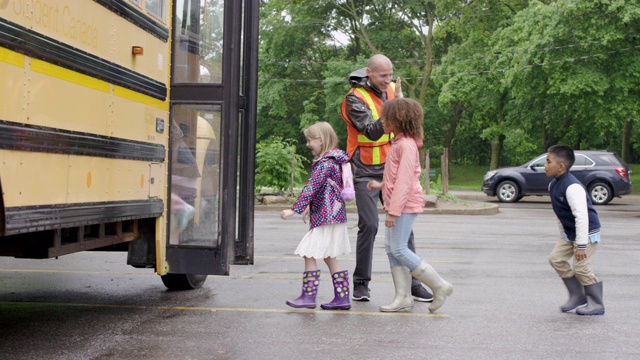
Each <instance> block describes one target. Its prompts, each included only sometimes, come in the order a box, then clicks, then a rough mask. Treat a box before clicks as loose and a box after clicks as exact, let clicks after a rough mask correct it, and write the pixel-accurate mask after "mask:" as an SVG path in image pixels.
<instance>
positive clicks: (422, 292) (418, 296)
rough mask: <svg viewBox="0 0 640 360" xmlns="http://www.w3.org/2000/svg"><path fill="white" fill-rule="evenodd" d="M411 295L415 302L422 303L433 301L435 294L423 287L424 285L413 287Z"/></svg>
mask: <svg viewBox="0 0 640 360" xmlns="http://www.w3.org/2000/svg"><path fill="white" fill-rule="evenodd" d="M411 295H412V296H413V300H415V301H420V302H431V301H433V294H431V293H430V292H429V290H427V289H425V288H424V287H422V285H414V286H412V287H411Z"/></svg>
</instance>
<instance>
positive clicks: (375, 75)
mask: <svg viewBox="0 0 640 360" xmlns="http://www.w3.org/2000/svg"><path fill="white" fill-rule="evenodd" d="M367 76H368V77H369V85H371V86H373V87H375V88H376V89H378V90H380V91H382V92H386V91H387V87H389V84H391V79H392V78H393V64H392V63H391V60H389V58H388V57H386V56H384V55H382V54H376V55H373V56H372V57H371V58H370V59H369V62H368V63H367Z"/></svg>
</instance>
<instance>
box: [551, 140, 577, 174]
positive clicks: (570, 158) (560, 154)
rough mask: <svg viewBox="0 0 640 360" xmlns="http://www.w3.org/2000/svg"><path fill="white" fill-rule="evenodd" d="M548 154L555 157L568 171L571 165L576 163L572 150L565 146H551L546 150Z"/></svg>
mask: <svg viewBox="0 0 640 360" xmlns="http://www.w3.org/2000/svg"><path fill="white" fill-rule="evenodd" d="M547 152H548V153H551V154H553V155H555V157H556V158H557V159H558V160H559V161H560V162H561V163H563V164H565V165H566V166H567V170H569V169H570V168H571V167H572V166H573V163H574V162H576V156H575V155H574V153H573V149H572V148H570V147H568V146H567V145H553V146H552V147H550V148H549V150H547Z"/></svg>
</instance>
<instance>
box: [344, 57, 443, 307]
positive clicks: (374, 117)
mask: <svg viewBox="0 0 640 360" xmlns="http://www.w3.org/2000/svg"><path fill="white" fill-rule="evenodd" d="M392 80H393V64H392V63H391V60H389V58H388V57H386V56H384V55H382V54H377V55H373V56H372V57H371V58H370V59H369V61H368V63H367V67H366V68H363V69H359V70H356V71H354V72H352V73H351V74H350V75H349V83H350V84H351V90H349V92H348V93H347V95H346V96H345V98H344V100H343V102H342V109H341V113H342V118H343V119H344V121H345V122H346V123H347V152H348V153H349V155H350V157H351V167H352V169H353V177H354V179H353V180H354V187H355V192H356V206H357V208H358V239H357V242H356V269H355V271H354V272H353V291H352V298H353V300H356V301H369V300H370V298H371V294H370V291H371V290H370V289H369V282H370V281H371V268H372V261H373V245H374V242H375V239H376V234H377V233H378V201H380V202H382V193H381V192H380V190H368V189H367V182H369V180H377V181H382V174H383V172H384V163H385V160H386V156H387V151H388V150H389V148H390V147H391V139H392V138H393V134H391V133H385V132H384V130H383V128H382V122H381V121H379V118H380V110H381V108H382V104H383V103H384V102H385V101H387V100H391V99H393V98H395V97H403V96H402V86H401V82H400V78H398V79H397V80H396V82H395V83H394V82H393V81H392ZM409 249H411V251H413V252H415V243H414V239H413V232H411V237H410V238H409ZM411 295H413V298H414V300H417V301H422V302H430V301H432V300H433V295H432V294H431V293H430V292H429V291H428V290H427V289H425V288H424V287H423V286H422V284H421V283H420V281H418V280H416V279H412V282H411Z"/></svg>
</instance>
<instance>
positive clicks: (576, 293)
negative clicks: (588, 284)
mask: <svg viewBox="0 0 640 360" xmlns="http://www.w3.org/2000/svg"><path fill="white" fill-rule="evenodd" d="M562 281H564V285H565V286H566V287H567V290H569V300H567V302H566V303H564V304H563V305H562V306H560V310H562V312H569V311H571V310H573V309H575V308H577V307H578V306H582V305H585V304H586V303H587V297H586V296H585V294H584V286H582V284H580V282H579V281H578V278H576V277H575V276H572V277H570V278H562Z"/></svg>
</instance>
